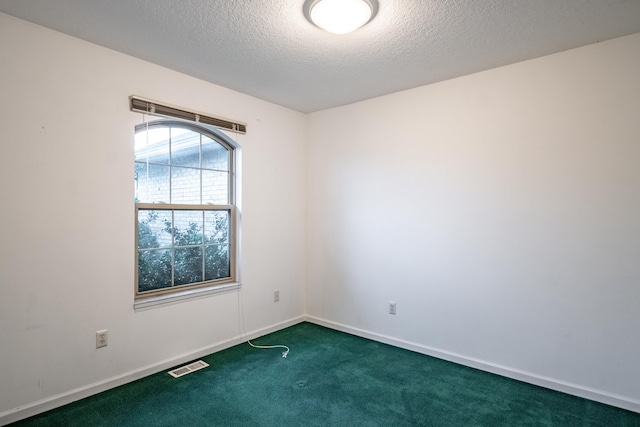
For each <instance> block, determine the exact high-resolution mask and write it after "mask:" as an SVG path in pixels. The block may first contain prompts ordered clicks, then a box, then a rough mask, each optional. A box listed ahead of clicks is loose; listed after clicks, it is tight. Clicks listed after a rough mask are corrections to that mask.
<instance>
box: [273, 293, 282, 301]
mask: <svg viewBox="0 0 640 427" xmlns="http://www.w3.org/2000/svg"><path fill="white" fill-rule="evenodd" d="M278 301H280V291H273V302H278Z"/></svg>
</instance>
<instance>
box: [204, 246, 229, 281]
mask: <svg viewBox="0 0 640 427" xmlns="http://www.w3.org/2000/svg"><path fill="white" fill-rule="evenodd" d="M230 276H231V264H230V262H229V245H211V246H207V247H206V248H205V280H215V279H221V278H223V277H230Z"/></svg>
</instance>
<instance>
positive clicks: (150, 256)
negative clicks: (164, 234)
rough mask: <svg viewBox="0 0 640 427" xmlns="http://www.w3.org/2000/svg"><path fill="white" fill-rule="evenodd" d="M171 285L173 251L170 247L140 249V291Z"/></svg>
mask: <svg viewBox="0 0 640 427" xmlns="http://www.w3.org/2000/svg"><path fill="white" fill-rule="evenodd" d="M170 286H171V251H170V250H169V249H160V250H150V251H149V250H147V251H138V291H139V292H144V291H151V290H154V289H162V288H168V287H170Z"/></svg>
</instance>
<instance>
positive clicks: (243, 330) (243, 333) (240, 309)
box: [238, 287, 289, 358]
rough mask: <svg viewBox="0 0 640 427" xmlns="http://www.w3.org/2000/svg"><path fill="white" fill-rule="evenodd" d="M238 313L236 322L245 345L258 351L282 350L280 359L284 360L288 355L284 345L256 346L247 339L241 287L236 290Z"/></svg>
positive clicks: (287, 349)
mask: <svg viewBox="0 0 640 427" xmlns="http://www.w3.org/2000/svg"><path fill="white" fill-rule="evenodd" d="M238 312H239V314H240V316H238V317H239V319H238V320H239V323H240V335H241V336H242V337H243V338H244V339H245V340H246V341H247V344H249V345H250V346H251V347H253V348H258V349H271V348H284V349H285V350H284V351H283V352H282V357H284V358H286V357H287V355H288V354H289V347H287V346H286V345H282V344H276V345H256V344H254V343H252V342H251V340H250V339H248V338H247V330H246V327H245V324H244V303H243V301H242V287H240V289H238Z"/></svg>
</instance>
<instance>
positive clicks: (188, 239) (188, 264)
mask: <svg viewBox="0 0 640 427" xmlns="http://www.w3.org/2000/svg"><path fill="white" fill-rule="evenodd" d="M205 212H207V211H205ZM214 212H216V213H217V214H216V215H213V216H212V218H211V219H210V221H209V222H208V223H206V224H204V227H207V230H208V232H207V233H206V234H205V233H203V230H202V226H201V225H200V224H198V223H196V222H189V224H188V226H186V227H183V228H179V227H178V226H176V225H173V224H172V223H171V221H169V220H166V219H164V220H160V219H159V218H158V215H157V213H156V211H148V215H147V217H146V218H145V219H142V220H140V221H139V222H138V292H145V291H151V290H157V289H162V288H168V287H172V286H180V285H187V284H194V283H199V282H206V281H210V280H215V279H220V278H225V277H230V273H231V271H230V263H229V216H228V214H227V212H226V211H224V213H225V215H220V213H221V212H220V211H214ZM158 221H162V227H157V224H156V223H157V222H158ZM154 225H155V226H154ZM209 227H211V229H209ZM171 236H173V239H172V241H173V245H170V246H167V245H164V246H163V245H162V244H161V242H163V241H165V242H166V241H171ZM203 262H204V264H203ZM172 266H173V268H172Z"/></svg>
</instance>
